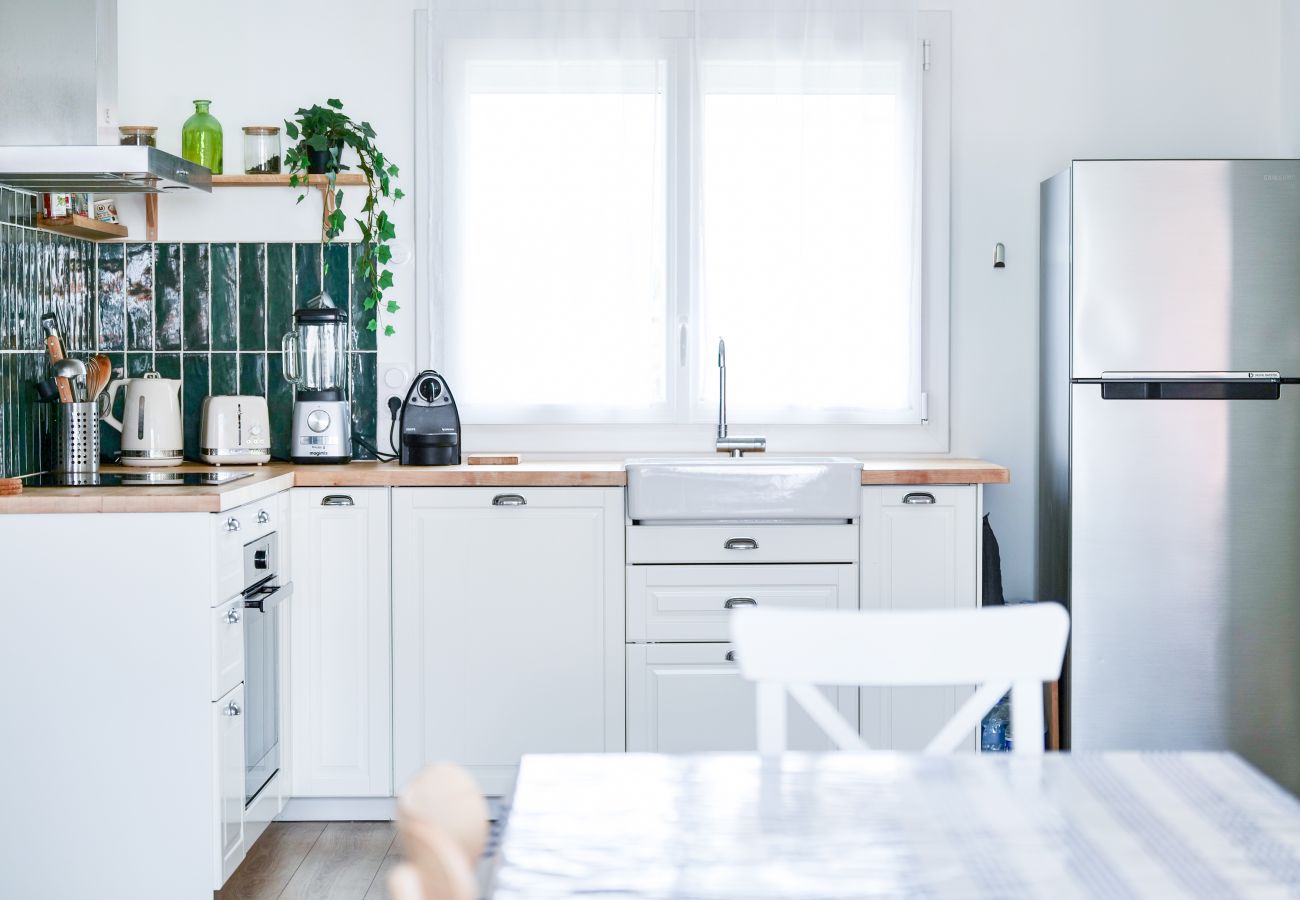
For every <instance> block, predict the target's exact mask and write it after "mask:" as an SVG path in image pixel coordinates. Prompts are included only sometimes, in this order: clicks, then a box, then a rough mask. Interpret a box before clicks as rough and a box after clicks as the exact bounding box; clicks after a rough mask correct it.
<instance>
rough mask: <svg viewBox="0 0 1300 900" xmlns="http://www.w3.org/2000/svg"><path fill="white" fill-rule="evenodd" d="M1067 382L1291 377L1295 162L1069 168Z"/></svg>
mask: <svg viewBox="0 0 1300 900" xmlns="http://www.w3.org/2000/svg"><path fill="white" fill-rule="evenodd" d="M1071 195H1072V207H1073V221H1072V230H1073V249H1072V252H1073V257H1072V275H1071V280H1072V290H1071V294H1072V304H1073V308H1072V310H1071V320H1072V328H1071V340H1072V351H1073V352H1072V366H1071V377H1073V378H1097V377H1100V376H1101V375H1102V373H1104V372H1117V371H1120V372H1123V371H1136V370H1145V371H1208V372H1229V371H1253V370H1260V369H1272V370H1280V371H1281V373H1282V374H1283V375H1287V376H1296V375H1297V374H1300V252H1297V248H1298V247H1300V161H1297V160H1233V161H1224V160H1144V161H1085V162H1076V163H1075V164H1074V166H1073V179H1072V189H1071Z"/></svg>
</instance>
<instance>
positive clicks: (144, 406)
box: [102, 372, 185, 466]
mask: <svg viewBox="0 0 1300 900" xmlns="http://www.w3.org/2000/svg"><path fill="white" fill-rule="evenodd" d="M123 385H125V386H126V403H125V404H124V405H123V407H122V410H123V411H122V420H121V421H118V420H117V419H116V418H114V417H113V403H114V401H116V399H117V392H118V390H119V389H121V387H122V386H123ZM180 394H181V383H180V382H179V381H177V380H176V379H173V378H163V377H162V376H161V375H159V374H158V373H157V372H145V373H144V377H143V378H118V379H116V380H115V381H114V382H113V383H112V384H110V385H109V386H108V394H107V396H108V400H107V408H106V409H105V411H104V414H103V416H102V418H103V420H104V421H105V422H107V423H108V424H109V425H111V426H112V427H114V428H116V429H117V430H118V431H120V432H122V465H124V466H176V465H180V463H181V460H182V459H184V456H185V451H184V446H185V441H184V438H183V436H182V434H181V398H180Z"/></svg>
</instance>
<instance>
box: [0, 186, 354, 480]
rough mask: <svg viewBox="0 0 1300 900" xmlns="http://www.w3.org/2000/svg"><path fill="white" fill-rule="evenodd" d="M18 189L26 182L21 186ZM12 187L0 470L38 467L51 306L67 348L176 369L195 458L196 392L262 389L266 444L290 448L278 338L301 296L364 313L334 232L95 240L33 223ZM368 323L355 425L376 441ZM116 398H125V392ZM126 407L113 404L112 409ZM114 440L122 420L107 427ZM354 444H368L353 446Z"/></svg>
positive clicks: (1, 313) (1, 330)
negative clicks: (264, 239) (310, 237)
mask: <svg viewBox="0 0 1300 900" xmlns="http://www.w3.org/2000/svg"><path fill="white" fill-rule="evenodd" d="M18 196H20V197H21V195H18ZM26 209H27V207H25V206H24V205H23V203H22V202H21V201H20V200H15V199H14V194H13V192H10V191H6V190H4V189H0V213H4V217H3V219H2V220H0V476H8V475H21V474H27V473H30V472H36V471H40V470H41V469H43V468H44V466H43V464H42V449H41V441H42V435H43V434H44V433H45V430H46V418H45V417H46V416H47V415H48V412H49V411H48V409H46V408H44V406H43V405H42V404H40V403H37V402H36V398H35V395H34V393H33V389H32V383H33V382H34V381H36V380H37V379H39V378H41V377H44V374H45V368H46V367H45V358H44V344H43V336H42V335H41V332H40V325H39V322H40V317H41V315H42V314H44V313H45V312H49V311H54V312H56V313H57V314H58V316H59V320H60V323H61V324H62V327H63V329H64V334H65V341H66V344H67V348H68V351H69V352H71V353H74V354H85V353H87V352H91V351H95V350H98V351H100V352H104V353H107V354H108V355H109V356H110V358H111V359H112V360H113V364H114V366H117V367H121V368H123V369H124V370H125V372H126V373H127V374H128V375H130V376H135V375H139V374H141V373H143V372H145V371H149V370H151V369H152V370H155V371H158V372H159V373H160V374H162V375H163V376H164V377H170V378H180V379H182V381H183V386H182V389H181V399H182V409H183V413H184V420H185V421H184V426H185V427H184V432H185V452H186V456H188V457H190V458H194V459H197V456H198V440H199V420H200V410H201V407H202V403H203V398H204V397H205V396H206V395H208V394H210V393H213V394H221V393H245V394H265V395H266V396H267V401H268V405H269V408H270V411H271V431H272V450H273V452H274V453H275V454H276V455H277V456H283V455H285V453H286V450H287V443H288V429H289V424H290V417H291V414H292V404H293V392H292V388H291V387H290V386H289V384H287V383H286V382H285V380H284V377H283V367H282V365H281V361H280V337H281V335H283V334H284V332H285V331H287V330H288V329H289V328H290V327H291V326H292V313H293V309H294V307H295V305H296V304H297V303H298V302H300V301H301V300H305V299H307V298H308V297H311V296H314V295H315V294H317V293H319V292H320V290H321V285H322V284H323V285H324V286H325V288H326V289H327V290H328V291H329V293H330V296H331V297H332V298H333V299H334V301H335V302H336V303H342V302H347V303H348V304H349V305H350V307H351V313H352V315H353V319H354V321H356V320H358V319H361V318H362V316H361V315H360V313H361V311H362V310H361V298H362V297H364V295H365V291H364V286H363V285H359V284H357V285H354V284H353V283H352V282H353V281H354V280H355V275H354V273H355V264H356V260H355V257H356V254H355V248H354V247H353V246H352V245H348V244H335V245H331V246H329V247H326V248H325V252H324V253H323V254H322V252H321V247H320V245H319V244H315V243H309V244H287V243H272V244H262V243H244V244H229V243H219V244H206V243H183V244H179V243H165V242H164V243H101V244H93V243H90V242H88V241H82V240H77V239H75V238H67V237H63V236H61V235H56V234H52V233H50V232H45V231H39V230H36V229H34V228H32V227H30V225H28V224H27V223H28V222H29V221H30V218H29V217H27V216H26ZM376 362H377V361H376V352H375V338H374V334H373V333H371V332H369V331H366V330H365V329H364V325H362V326H361V327H358V328H356V329H354V349H353V351H352V355H351V366H350V370H351V373H352V396H353V397H354V398H362V399H361V401H360V402H357V403H354V405H353V418H354V421H353V430H354V433H356V434H358V435H360V436H362V437H364V438H366V439H367V440H368V441H369V442H370V443H372V444H373V443H375V430H376V427H375V410H374V398H375V396H376V392H377V385H376ZM118 405H119V406H120V405H121V404H120V401H119V404H118ZM119 412H120V411H119ZM100 433H101V435H102V442H103V450H104V451H105V453H115V452H116V451H117V449H118V441H117V437H118V436H117V433H116V432H115V431H113V430H112V429H111V428H103V429H101V432H100ZM356 449H357V450H358V451H359V452H358V453H356V454H355V456H356V457H357V458H359V459H361V458H366V457H367V456H368V454H367V453H365V452H364V451H361V448H360V447H357V448H356Z"/></svg>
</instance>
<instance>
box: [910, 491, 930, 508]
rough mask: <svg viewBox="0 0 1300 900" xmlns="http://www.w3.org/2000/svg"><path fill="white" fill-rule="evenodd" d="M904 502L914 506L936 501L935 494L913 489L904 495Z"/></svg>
mask: <svg viewBox="0 0 1300 900" xmlns="http://www.w3.org/2000/svg"><path fill="white" fill-rule="evenodd" d="M903 502H904V503H908V504H911V505H913V506H915V505H918V504H930V503H933V502H934V494H929V493H926V492H925V491H913V492H912V493H910V494H904V495H903Z"/></svg>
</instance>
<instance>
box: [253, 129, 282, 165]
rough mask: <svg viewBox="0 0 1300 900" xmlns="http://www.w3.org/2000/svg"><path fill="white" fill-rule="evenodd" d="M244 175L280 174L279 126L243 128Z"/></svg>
mask: <svg viewBox="0 0 1300 900" xmlns="http://www.w3.org/2000/svg"><path fill="white" fill-rule="evenodd" d="M244 174H245V175H279V174H280V126H278V125H245V126H244Z"/></svg>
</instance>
